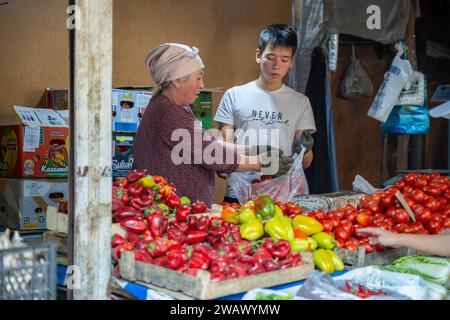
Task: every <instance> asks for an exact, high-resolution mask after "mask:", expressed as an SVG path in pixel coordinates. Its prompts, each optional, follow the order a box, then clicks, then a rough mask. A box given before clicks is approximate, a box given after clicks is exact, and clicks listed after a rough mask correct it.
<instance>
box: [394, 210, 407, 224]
mask: <svg viewBox="0 0 450 320" xmlns="http://www.w3.org/2000/svg"><path fill="white" fill-rule="evenodd" d="M394 219H395V222H396V223H407V222H409V215H408V212H406V210H405V209H397V210H396V211H395V217H394Z"/></svg>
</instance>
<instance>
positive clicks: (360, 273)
mask: <svg viewBox="0 0 450 320" xmlns="http://www.w3.org/2000/svg"><path fill="white" fill-rule="evenodd" d="M346 283H348V284H350V285H351V286H352V287H353V288H355V287H356V288H358V284H361V285H363V286H364V287H365V288H367V289H370V290H372V291H381V293H382V294H380V295H372V296H370V297H367V298H361V297H359V296H357V295H355V294H353V293H350V292H347V291H346V290H345V288H346ZM297 295H298V296H300V297H303V298H307V299H314V300H318V299H328V300H426V299H429V298H430V296H429V293H428V290H427V288H426V287H425V286H424V283H423V281H422V279H420V277H419V276H415V275H404V274H400V276H399V274H395V272H389V271H383V270H380V268H378V267H375V266H370V267H364V268H357V269H353V270H351V271H349V272H347V273H345V274H344V275H342V276H339V277H336V278H331V276H330V275H329V274H327V273H325V272H322V271H318V270H316V271H314V272H313V273H311V274H310V275H309V276H308V278H307V279H306V281H305V283H304V284H303V285H302V286H301V287H300V289H299V290H298V291H297Z"/></svg>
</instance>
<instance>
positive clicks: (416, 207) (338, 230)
mask: <svg viewBox="0 0 450 320" xmlns="http://www.w3.org/2000/svg"><path fill="white" fill-rule="evenodd" d="M397 192H400V193H401V194H402V195H403V197H404V199H405V201H406V203H407V204H408V206H409V207H410V209H411V210H412V212H413V213H414V216H415V220H416V221H415V222H414V221H413V220H412V218H411V217H410V216H409V214H408V212H407V211H406V210H405V208H404V207H403V206H402V204H401V202H400V201H399V200H398V199H397V197H396V196H395V194H396V193H397ZM305 215H307V216H311V217H314V218H316V219H317V220H318V221H320V223H322V225H323V227H324V231H325V232H328V233H330V234H332V235H333V236H334V237H335V239H336V241H338V242H339V245H340V246H341V247H342V248H344V249H349V250H357V249H358V247H359V246H364V247H365V251H366V253H371V252H374V251H379V250H383V249H386V248H384V247H382V246H380V245H377V246H373V245H371V244H370V239H369V236H367V235H360V234H358V229H360V228H364V227H379V228H383V229H385V230H388V231H392V232H398V233H415V234H438V233H440V232H441V231H442V230H445V229H448V228H450V179H449V178H448V177H447V176H442V175H440V174H438V173H433V174H418V173H409V174H407V175H406V176H405V177H403V178H402V179H401V180H398V181H397V182H395V183H394V185H393V186H391V187H389V188H388V189H386V190H383V191H378V192H376V193H375V194H374V195H372V196H368V195H366V196H364V197H362V198H361V200H360V201H359V203H358V205H357V207H356V208H355V207H354V206H352V205H350V204H348V205H346V206H344V207H343V208H340V209H337V210H329V211H327V212H324V211H322V210H317V211H312V212H308V213H306V214H305Z"/></svg>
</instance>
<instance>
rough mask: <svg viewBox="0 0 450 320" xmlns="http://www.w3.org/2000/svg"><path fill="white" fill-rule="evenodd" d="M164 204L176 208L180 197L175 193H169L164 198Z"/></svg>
mask: <svg viewBox="0 0 450 320" xmlns="http://www.w3.org/2000/svg"><path fill="white" fill-rule="evenodd" d="M165 204H167V205H168V206H169V208H178V207H179V206H180V205H181V202H180V198H178V197H177V196H176V195H175V194H171V195H169V196H168V197H167V198H166V201H165Z"/></svg>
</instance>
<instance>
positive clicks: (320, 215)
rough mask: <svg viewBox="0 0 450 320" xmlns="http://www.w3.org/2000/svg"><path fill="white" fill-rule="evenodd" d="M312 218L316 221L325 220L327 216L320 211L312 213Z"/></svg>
mask: <svg viewBox="0 0 450 320" xmlns="http://www.w3.org/2000/svg"><path fill="white" fill-rule="evenodd" d="M314 216H315V217H316V219H317V220H318V221H322V220H325V219H326V218H327V215H326V214H325V212H323V211H322V210H317V211H314Z"/></svg>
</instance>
